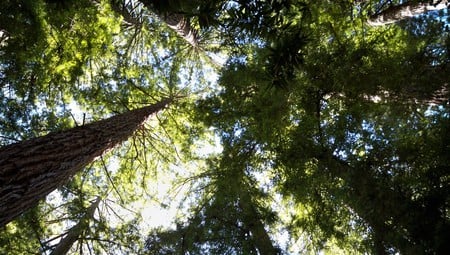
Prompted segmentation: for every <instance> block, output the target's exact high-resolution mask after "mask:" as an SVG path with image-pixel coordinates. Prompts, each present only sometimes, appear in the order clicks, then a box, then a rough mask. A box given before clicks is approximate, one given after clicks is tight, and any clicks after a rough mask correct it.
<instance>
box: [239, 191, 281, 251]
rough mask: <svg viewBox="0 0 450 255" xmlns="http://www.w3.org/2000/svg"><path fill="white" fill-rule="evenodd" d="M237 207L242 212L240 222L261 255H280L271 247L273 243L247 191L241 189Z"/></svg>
mask: <svg viewBox="0 0 450 255" xmlns="http://www.w3.org/2000/svg"><path fill="white" fill-rule="evenodd" d="M239 207H240V208H241V210H242V211H243V215H242V218H243V219H242V220H243V221H244V224H245V226H246V227H247V228H249V230H250V232H251V234H252V240H253V241H254V242H255V246H256V248H257V249H258V251H259V254H261V255H275V254H280V252H279V250H278V249H277V248H276V247H275V246H273V241H272V240H271V239H270V236H269V234H268V233H267V231H266V229H265V228H264V224H263V222H262V221H261V219H260V217H258V215H259V213H258V212H257V210H256V208H255V206H254V204H253V202H252V201H251V196H250V194H249V193H248V191H247V190H246V189H245V188H243V189H242V191H241V194H240V199H239Z"/></svg>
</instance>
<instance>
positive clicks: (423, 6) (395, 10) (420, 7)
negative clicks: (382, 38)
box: [368, 0, 450, 26]
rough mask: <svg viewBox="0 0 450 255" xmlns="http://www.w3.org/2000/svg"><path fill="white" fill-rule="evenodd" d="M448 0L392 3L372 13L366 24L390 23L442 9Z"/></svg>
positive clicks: (447, 4)
mask: <svg viewBox="0 0 450 255" xmlns="http://www.w3.org/2000/svg"><path fill="white" fill-rule="evenodd" d="M449 6H450V5H449V2H448V1H447V0H445V1H436V0H435V1H432V3H430V1H424V2H419V3H413V2H412V1H406V2H405V3H403V4H400V5H393V6H390V7H388V8H387V9H386V10H384V11H382V12H380V13H377V14H375V15H372V16H371V17H370V18H369V20H368V24H369V25H371V26H383V25H387V24H392V23H395V22H398V21H400V20H404V19H407V18H410V17H413V16H417V15H420V14H424V13H426V12H428V11H436V10H443V9H446V8H448V7H449Z"/></svg>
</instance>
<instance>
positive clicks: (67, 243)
mask: <svg viewBox="0 0 450 255" xmlns="http://www.w3.org/2000/svg"><path fill="white" fill-rule="evenodd" d="M100 201H101V199H100V197H97V198H96V199H95V201H94V202H92V204H91V205H90V206H89V208H87V209H86V213H85V214H84V215H83V217H82V218H81V219H80V221H79V222H78V223H77V224H75V226H73V227H71V228H70V229H69V230H68V232H67V234H66V236H65V237H64V238H62V239H61V241H59V243H58V244H57V245H56V247H55V248H54V249H53V251H52V252H51V253H50V254H51V255H64V254H67V252H68V251H69V250H70V248H71V247H72V246H73V244H74V243H75V242H76V241H77V240H78V239H79V238H80V236H81V235H82V233H83V232H84V231H86V230H87V229H88V228H89V221H92V220H93V219H94V213H95V211H96V210H97V208H98V205H99V203H100Z"/></svg>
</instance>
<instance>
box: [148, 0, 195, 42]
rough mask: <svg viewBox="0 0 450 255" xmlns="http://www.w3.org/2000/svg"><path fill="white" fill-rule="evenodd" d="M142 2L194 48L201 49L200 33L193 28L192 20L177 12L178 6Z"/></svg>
mask: <svg viewBox="0 0 450 255" xmlns="http://www.w3.org/2000/svg"><path fill="white" fill-rule="evenodd" d="M140 2H141V3H142V4H143V5H144V6H145V7H146V8H147V9H148V10H149V11H151V12H153V13H154V14H155V15H156V16H158V18H159V19H160V20H161V21H163V22H164V23H166V24H167V26H168V27H169V28H171V29H173V30H174V31H175V32H176V33H177V34H178V35H179V36H180V37H181V38H183V39H184V40H185V41H186V42H188V43H189V44H190V45H191V46H192V47H194V48H198V47H199V37H198V31H197V30H196V29H194V28H192V27H191V20H190V18H189V17H187V16H186V15H184V14H183V13H182V12H181V10H177V8H179V6H177V4H171V3H170V1H169V2H165V1H158V0H140ZM161 6H164V8H165V9H164V10H162V9H161V8H158V7H161ZM172 9H173V10H172Z"/></svg>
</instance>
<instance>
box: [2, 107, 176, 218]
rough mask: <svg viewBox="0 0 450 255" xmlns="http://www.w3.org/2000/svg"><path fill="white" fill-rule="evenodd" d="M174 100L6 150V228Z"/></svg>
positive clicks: (3, 193) (9, 147)
mask: <svg viewBox="0 0 450 255" xmlns="http://www.w3.org/2000/svg"><path fill="white" fill-rule="evenodd" d="M170 102H171V99H164V100H162V101H160V102H158V103H156V104H154V105H150V106H147V107H143V108H140V109H136V110H133V111H130V112H126V113H123V114H119V115H117V116H114V117H111V118H108V119H105V120H101V121H98V122H94V123H91V124H88V125H84V126H81V127H75V128H72V129H69V130H66V131H62V132H56V133H50V134H48V135H46V136H42V137H38V138H34V139H30V140H27V141H23V142H19V143H16V144H11V145H8V146H5V147H3V148H0V208H1V210H0V226H3V225H5V224H7V223H8V222H10V221H11V220H13V219H14V218H15V217H17V216H19V215H20V214H21V213H23V212H24V211H25V210H27V209H29V208H31V207H32V206H34V205H36V203H37V202H38V201H39V200H40V199H42V198H44V197H45V196H46V195H47V194H49V193H50V192H52V191H53V190H55V189H56V188H58V187H60V186H62V185H63V184H64V183H66V182H67V181H68V180H69V179H70V178H71V177H72V176H73V175H74V174H75V173H76V172H78V171H80V170H81V169H82V168H83V167H85V166H86V165H87V164H89V163H90V162H92V161H93V160H94V159H95V158H96V157H98V156H100V155H102V154H103V153H104V152H106V151H108V150H109V149H111V148H113V147H114V146H116V145H118V144H120V143H121V142H123V141H125V140H126V139H127V138H128V137H129V136H130V135H132V134H133V132H134V131H135V130H136V129H138V128H139V127H141V125H142V124H143V122H144V121H145V120H146V119H147V118H148V117H149V115H151V114H153V113H156V112H158V111H160V110H162V109H163V108H165V107H166V106H167V105H168V104H169V103H170Z"/></svg>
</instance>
